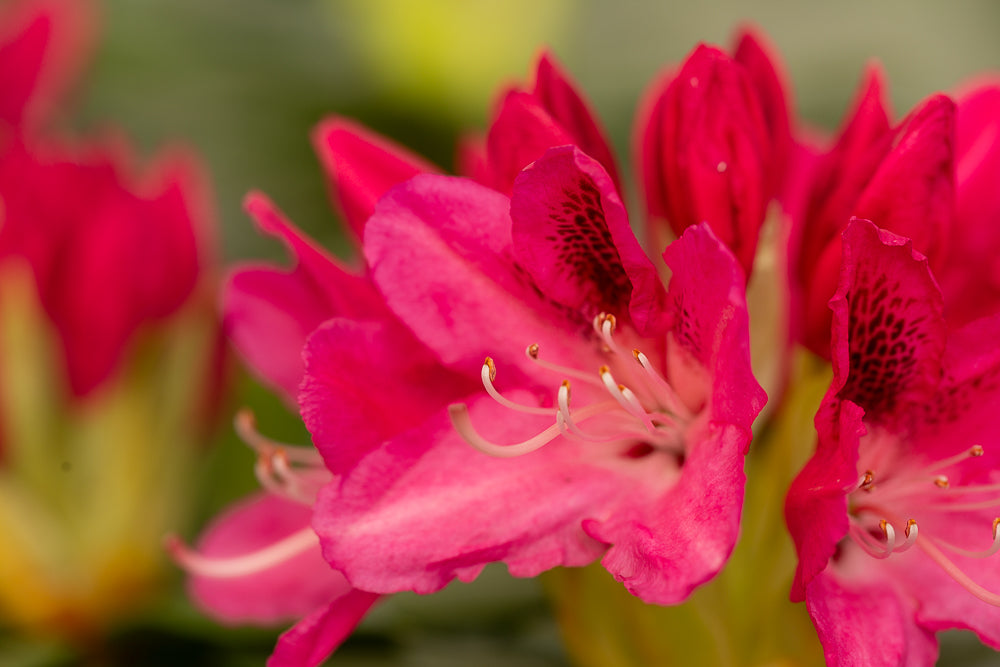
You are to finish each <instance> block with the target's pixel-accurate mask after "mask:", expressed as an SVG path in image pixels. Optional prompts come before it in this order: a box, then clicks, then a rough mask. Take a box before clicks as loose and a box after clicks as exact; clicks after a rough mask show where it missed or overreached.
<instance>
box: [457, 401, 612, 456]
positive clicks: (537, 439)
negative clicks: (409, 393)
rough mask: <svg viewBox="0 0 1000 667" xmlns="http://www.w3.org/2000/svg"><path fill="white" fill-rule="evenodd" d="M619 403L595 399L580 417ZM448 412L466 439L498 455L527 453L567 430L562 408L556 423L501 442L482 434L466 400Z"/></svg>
mask: <svg viewBox="0 0 1000 667" xmlns="http://www.w3.org/2000/svg"><path fill="white" fill-rule="evenodd" d="M615 407H616V406H615V404H614V403H612V402H611V401H603V402H601V403H593V404H591V405H588V406H586V407H584V408H581V409H580V410H577V419H578V420H579V421H583V420H585V419H589V418H591V417H594V416H596V415H599V414H602V413H605V412H609V411H611V410H614V409H615ZM448 416H449V417H450V418H451V423H452V426H454V427H455V430H456V431H457V432H458V434H459V435H460V436H462V439H463V440H465V441H466V442H467V443H469V444H470V445H472V446H473V447H475V448H476V449H478V450H479V451H481V452H483V453H484V454H489V455H490V456H495V457H497V458H513V457H515V456H521V455H523V454H530V453H531V452H533V451H535V450H538V449H541V448H542V447H544V446H545V445H547V444H548V443H550V442H552V441H553V440H555V439H556V438H557V437H559V436H560V435H562V434H563V432H564V427H563V426H562V424H561V420H562V419H563V417H562V411H560V412H558V413H557V414H556V423H555V424H552V425H551V426H549V427H548V428H546V429H545V430H543V431H542V432H541V433H539V434H537V435H535V436H533V437H531V438H528V439H527V440H524V441H522V442H518V443H514V444H512V445H498V444H496V443H494V442H490V441H489V440H487V439H486V438H484V437H482V436H481V435H479V433H478V432H477V431H476V429H475V427H473V426H472V420H471V418H470V417H469V407H468V406H467V405H465V404H464V403H452V404H451V405H449V406H448ZM615 439H616V440H620V439H621V438H620V437H619V438H615Z"/></svg>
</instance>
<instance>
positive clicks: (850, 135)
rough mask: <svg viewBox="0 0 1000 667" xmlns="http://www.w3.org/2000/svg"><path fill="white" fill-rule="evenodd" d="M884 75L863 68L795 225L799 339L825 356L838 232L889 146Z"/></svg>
mask: <svg viewBox="0 0 1000 667" xmlns="http://www.w3.org/2000/svg"><path fill="white" fill-rule="evenodd" d="M883 76H884V75H883V74H882V72H881V70H880V69H878V68H877V67H874V66H870V67H869V68H868V70H867V71H866V74H865V79H864V80H863V81H862V86H861V88H860V89H859V91H858V96H857V98H856V100H855V103H854V109H853V111H852V112H851V114H850V116H849V117H848V120H847V121H846V123H845V125H844V127H843V129H841V131H840V135H839V137H838V139H837V143H836V145H835V146H834V147H833V149H832V150H831V151H830V152H829V153H828V154H827V155H826V156H824V157H823V158H821V160H820V162H819V164H818V165H817V166H816V169H815V172H814V176H813V179H814V182H813V184H812V185H811V188H810V189H811V193H810V196H809V197H808V200H807V203H806V206H805V207H803V212H804V213H803V218H802V220H801V222H800V223H799V224H800V225H802V226H803V228H802V229H801V236H802V240H801V247H800V249H799V254H798V269H797V271H798V276H799V281H800V284H801V285H802V286H803V293H804V296H805V299H806V303H805V304H804V309H805V312H804V315H805V318H806V319H805V322H804V323H803V324H802V336H803V342H804V343H805V344H806V346H808V347H809V349H811V350H812V351H813V352H816V353H817V354H819V355H821V356H824V357H826V356H828V355H829V343H830V312H829V309H828V308H827V301H828V300H829V299H830V297H831V296H832V295H833V293H834V292H835V291H836V289H837V281H838V278H839V275H840V272H839V267H840V254H841V252H842V250H841V238H840V234H841V232H842V231H843V229H844V226H845V225H846V223H847V221H848V220H849V219H850V218H851V215H852V214H853V213H854V209H855V206H856V204H857V202H858V198H859V197H860V196H861V192H862V191H863V190H864V188H865V186H866V185H867V183H868V181H869V180H870V179H871V177H872V174H874V173H875V170H876V169H877V168H878V165H879V163H880V162H881V161H882V159H883V158H884V157H885V155H886V154H887V153H888V152H889V150H890V149H891V147H892V139H893V135H892V132H891V131H890V128H889V112H888V110H887V107H886V103H885V102H884V100H883V98H884V93H883V84H882V78H883Z"/></svg>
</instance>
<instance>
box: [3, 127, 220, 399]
mask: <svg viewBox="0 0 1000 667" xmlns="http://www.w3.org/2000/svg"><path fill="white" fill-rule="evenodd" d="M121 153H122V151H121V149H120V147H117V148H115V149H111V148H106V147H102V146H100V145H96V144H95V145H92V146H82V147H79V148H76V149H68V148H66V147H65V146H61V145H58V144H55V143H54V142H47V143H41V142H34V145H32V146H26V145H25V144H23V143H22V142H21V141H12V142H11V143H9V144H8V145H7V146H6V147H4V148H3V149H0V199H2V202H3V211H2V216H3V225H0V261H2V260H4V259H7V258H11V257H16V258H23V259H24V260H26V261H27V262H28V264H29V265H30V267H31V270H32V273H33V275H34V278H35V282H36V283H37V286H38V293H39V297H40V299H41V303H42V305H43V306H44V308H45V310H46V312H47V313H48V315H49V317H50V318H51V319H52V322H53V324H54V325H55V327H56V329H57V330H58V331H59V335H60V339H61V341H62V346H63V352H64V355H65V360H66V366H67V371H68V379H69V386H70V388H71V389H72V391H73V393H74V394H75V395H77V396H82V395H84V394H87V393H88V392H90V391H92V390H93V389H95V388H96V387H97V386H98V385H100V384H101V383H102V382H104V381H105V380H106V379H107V378H108V377H109V376H110V375H111V374H112V373H113V372H114V371H115V369H116V368H117V367H118V365H119V364H120V362H121V360H122V358H123V355H124V354H125V352H126V351H127V349H128V346H129V344H130V342H131V341H132V339H133V338H134V336H135V334H136V332H137V331H138V330H139V329H140V328H141V327H142V326H144V325H146V324H148V323H150V322H156V321H158V320H162V319H163V318H165V317H167V316H168V315H170V314H172V313H173V312H175V311H176V310H177V309H178V308H179V307H180V306H181V304H183V303H184V302H185V301H187V300H188V298H189V297H190V295H191V293H192V291H193V290H194V287H195V284H196V282H197V281H198V279H199V277H200V275H201V271H202V269H203V267H204V265H205V262H206V258H207V255H208V253H209V250H208V248H209V246H210V243H209V241H210V240H211V239H209V238H208V236H209V235H210V232H211V230H209V229H208V228H207V227H206V217H207V210H206V208H205V206H206V201H205V198H204V193H203V192H202V191H201V177H200V174H199V173H198V171H197V169H196V167H195V165H194V162H193V161H192V160H191V159H190V157H188V156H184V155H181V154H180V153H174V154H171V155H165V156H164V157H163V158H162V159H161V160H160V162H159V163H158V164H156V165H154V166H153V167H151V168H150V169H149V170H148V173H147V174H145V175H143V176H142V177H141V178H136V177H134V176H132V175H131V174H130V173H128V169H127V168H126V167H125V162H126V161H125V160H124V158H123V155H121Z"/></svg>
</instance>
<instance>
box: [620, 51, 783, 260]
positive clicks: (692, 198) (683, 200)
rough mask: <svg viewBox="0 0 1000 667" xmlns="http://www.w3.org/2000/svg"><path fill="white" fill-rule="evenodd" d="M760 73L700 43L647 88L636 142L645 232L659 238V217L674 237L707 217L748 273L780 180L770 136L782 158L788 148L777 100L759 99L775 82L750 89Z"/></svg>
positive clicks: (776, 88) (710, 224) (779, 103)
mask: <svg viewBox="0 0 1000 667" xmlns="http://www.w3.org/2000/svg"><path fill="white" fill-rule="evenodd" d="M758 51H759V47H758ZM762 53H763V52H762V51H759V53H758V55H760V54H762ZM753 60H754V61H755V62H756V61H757V59H756V58H755V59H753ZM755 69H756V70H758V71H759V70H760V68H759V67H756V68H755ZM770 72H771V78H770V79H769V80H770V81H776V80H777V76H776V75H774V69H773V67H772V68H771V69H770ZM764 78H766V77H764V76H760V77H757V76H752V75H751V69H750V68H748V67H747V66H744V65H743V64H741V63H740V62H738V61H736V60H734V59H733V58H731V57H729V56H728V55H726V54H725V53H723V52H722V51H721V50H719V49H717V48H715V47H710V46H705V45H702V46H699V47H698V48H697V49H695V51H694V52H693V53H692V54H691V55H690V56H689V57H688V59H687V60H686V61H685V62H684V64H683V66H682V67H681V69H680V71H679V72H678V73H677V74H676V75H675V76H668V77H667V78H665V79H663V80H661V81H660V83H659V84H657V86H656V87H654V89H653V93H652V95H651V96H650V98H649V99H651V100H652V103H651V104H649V105H648V106H647V109H648V110H649V115H648V119H647V121H646V122H645V124H643V125H641V127H642V128H643V129H642V130H641V133H640V142H639V156H640V162H641V171H642V178H643V187H644V191H645V198H646V207H647V211H648V213H649V216H650V218H651V220H650V224H651V225H652V226H654V229H652V230H651V232H652V234H651V236H652V237H653V238H657V237H659V236H662V235H661V234H659V233H657V230H656V229H655V226H657V225H659V224H661V223H662V221H663V220H664V219H665V220H666V222H667V223H668V224H669V225H670V228H671V229H672V230H673V233H674V234H675V235H680V234H681V233H682V232H683V231H684V230H685V229H686V228H687V227H690V226H691V225H695V224H698V223H701V222H707V223H708V224H709V226H710V227H711V228H712V230H713V231H714V232H715V233H716V235H718V237H719V239H720V240H721V241H722V242H723V243H724V244H725V245H726V246H728V247H729V249H730V250H732V252H733V253H734V254H735V255H736V258H737V260H738V261H739V263H740V264H741V265H742V267H743V269H744V271H745V272H746V273H747V275H749V273H750V269H751V268H752V266H753V259H754V253H755V252H756V249H757V237H758V232H759V230H760V227H761V225H762V224H763V222H764V216H765V215H766V213H767V207H768V204H769V202H770V200H771V198H772V197H773V196H774V194H775V193H776V190H777V187H778V184H779V182H780V180H781V174H780V173H778V171H777V169H776V168H777V167H778V166H779V165H778V164H777V162H776V160H775V156H776V154H777V151H776V148H775V139H774V137H776V136H780V137H782V139H781V142H782V144H783V149H782V150H784V152H785V156H787V148H788V145H789V140H788V139H787V137H788V130H787V123H788V117H787V112H786V111H785V110H784V100H783V99H778V100H768V102H767V103H766V104H765V103H764V102H763V101H762V99H761V98H762V96H764V95H765V94H767V91H768V90H770V91H771V94H774V90H777V91H779V92H780V86H776V87H775V88H773V89H772V88H771V87H770V86H763V87H762V88H760V89H758V88H756V87H755V83H756V81H757V80H758V79H764ZM765 109H767V110H768V112H770V113H769V114H765ZM778 109H780V110H781V111H780V112H778V111H776V110H778ZM779 123H780V124H782V126H783V127H781V128H778V127H777V125H776V124H779Z"/></svg>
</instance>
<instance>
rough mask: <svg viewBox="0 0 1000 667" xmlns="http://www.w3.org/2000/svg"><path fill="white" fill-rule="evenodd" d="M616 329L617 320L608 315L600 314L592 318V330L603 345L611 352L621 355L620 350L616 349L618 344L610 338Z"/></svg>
mask: <svg viewBox="0 0 1000 667" xmlns="http://www.w3.org/2000/svg"><path fill="white" fill-rule="evenodd" d="M617 328H618V320H617V319H615V316H614V315H611V314H610V313H600V314H599V315H598V316H597V317H595V318H594V330H595V331H596V332H597V333H598V335H600V336H601V338H602V339H603V340H604V344H605V345H607V346H608V349H609V350H610V351H611V352H614V353H615V354H621V350H620V349H619V348H618V344H617V343H615V339H614V337H613V336H612V334H613V333H614V332H615V329H617Z"/></svg>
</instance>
